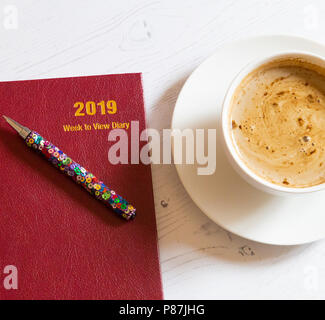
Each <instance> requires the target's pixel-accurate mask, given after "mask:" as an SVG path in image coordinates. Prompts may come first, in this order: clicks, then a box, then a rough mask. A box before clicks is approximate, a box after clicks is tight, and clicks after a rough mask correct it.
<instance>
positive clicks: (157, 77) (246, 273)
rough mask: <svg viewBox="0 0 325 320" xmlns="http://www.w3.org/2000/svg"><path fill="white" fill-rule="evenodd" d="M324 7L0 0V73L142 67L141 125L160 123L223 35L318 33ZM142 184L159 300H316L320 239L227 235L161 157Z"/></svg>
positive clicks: (263, 2)
mask: <svg viewBox="0 0 325 320" xmlns="http://www.w3.org/2000/svg"><path fill="white" fill-rule="evenodd" d="M324 17H325V2H324V1H323V0H311V1H307V0H236V1H235V0H218V1H217V0H215V1H213V0H200V1H195V0H157V1H154V0H152V1H149V0H122V1H113V0H111V1H108V0H70V1H66V0H57V1H50V0H0V80H20V79H36V78H49V77H64V76H79V75H95V74H109V73H123V72H142V73H143V76H144V93H145V103H146V108H147V117H148V126H149V127H152V128H158V129H163V128H168V127H169V126H170V121H171V116H172V113H173V109H174V105H175V101H176V98H177V95H178V93H179V91H180V89H181V87H182V85H183V84H184V82H185V80H186V78H187V77H188V76H189V74H190V73H191V72H192V71H193V70H194V68H196V67H197V66H198V65H199V64H200V63H201V62H202V61H203V60H204V59H205V58H207V57H208V56H209V55H211V54H212V53H213V52H214V51H216V50H218V48H220V47H221V46H222V45H223V44H224V43H226V42H228V41H232V40H236V39H239V38H242V37H248V36H252V35H261V34H283V33H284V34H295V35H301V36H305V37H308V38H311V39H314V40H318V41H320V42H323V43H325V32H324V30H325V19H324ZM0 108H1V106H0ZM153 184H154V193H155V202H156V214H157V223H158V235H159V247H160V260H161V268H162V278H163V287H164V295H165V298H166V299H197V298H202V299H228V298H233V299H236V298H271V299H274V298H280V299H281V298H307V299H308V298H325V241H320V242H317V243H313V244H310V245H304V246H297V247H274V246H267V245H261V244H257V243H254V242H251V241H248V240H245V239H242V238H239V237H237V236H235V235H232V234H230V233H228V232H226V231H225V230H223V229H221V228H220V227H218V226H217V225H215V224H214V223H213V222H212V221H210V220H209V219H208V218H207V217H206V216H205V215H204V214H203V213H202V212H201V211H200V210H199V209H198V208H197V207H196V206H195V204H194V203H193V202H192V201H191V199H190V198H189V196H188V195H187V194H186V192H185V190H184V188H183V186H182V184H181V183H180V180H179V179H178V176H177V174H176V170H175V168H174V166H173V165H156V166H153ZM324 214H325V212H324Z"/></svg>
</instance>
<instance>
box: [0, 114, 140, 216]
mask: <svg viewBox="0 0 325 320" xmlns="http://www.w3.org/2000/svg"><path fill="white" fill-rule="evenodd" d="M3 117H4V118H5V119H6V121H7V122H8V123H9V124H10V125H11V126H12V127H13V128H14V129H15V130H16V131H17V132H18V133H19V135H20V136H21V137H22V138H23V139H24V140H25V142H26V144H27V146H29V147H31V148H33V149H34V150H35V151H37V152H39V153H42V154H43V155H44V156H45V157H46V158H47V159H48V161H49V162H51V163H52V164H53V165H54V166H55V167H56V168H58V169H59V170H60V171H61V172H64V173H65V174H66V175H68V176H69V177H70V178H72V179H73V180H74V181H75V182H76V183H78V184H80V185H81V186H83V187H84V188H85V189H86V190H87V191H88V192H89V193H91V194H92V195H93V196H94V197H95V198H96V199H98V200H100V201H102V202H104V203H105V204H106V205H107V206H109V207H111V208H112V209H113V211H114V212H116V213H117V214H118V215H120V216H121V217H122V218H123V219H126V220H131V219H133V218H134V217H135V211H136V209H135V208H134V207H133V206H132V205H131V204H129V203H128V202H127V201H126V200H125V199H123V198H122V197H121V196H119V195H118V194H116V193H115V192H114V191H113V190H111V189H110V188H108V187H107V186H106V185H105V184H104V183H103V182H102V181H99V180H98V179H97V178H96V177H95V176H94V175H93V174H92V173H90V172H89V171H87V170H86V169H85V168H83V167H82V166H81V165H80V164H78V163H76V162H74V161H73V160H72V159H71V158H69V157H68V156H67V155H66V154H65V153H63V152H62V151H61V150H60V149H59V148H57V147H56V146H54V145H53V144H52V143H51V142H49V141H47V140H45V139H44V138H42V137H41V136H40V135H39V134H38V133H37V132H35V131H32V130H30V129H28V128H26V127H24V126H22V125H21V124H19V123H18V122H16V121H15V120H12V119H11V118H9V117H6V116H3Z"/></svg>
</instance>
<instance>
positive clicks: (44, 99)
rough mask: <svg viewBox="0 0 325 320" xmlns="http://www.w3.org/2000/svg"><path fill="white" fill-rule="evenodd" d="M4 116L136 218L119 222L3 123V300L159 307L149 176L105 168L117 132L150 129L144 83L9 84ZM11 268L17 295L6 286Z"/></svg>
mask: <svg viewBox="0 0 325 320" xmlns="http://www.w3.org/2000/svg"><path fill="white" fill-rule="evenodd" d="M0 110H1V115H6V116H8V117H10V118H12V119H14V120H16V121H17V122H19V123H21V124H22V125H24V126H26V127H28V128H29V129H31V130H35V131H37V132H38V133H39V134H41V135H42V136H43V137H44V138H45V139H47V140H49V141H50V142H52V143H53V144H54V145H55V146H57V147H58V148H60V149H61V150H62V151H63V152H64V153H66V154H67V155H68V156H69V157H71V158H72V159H73V160H74V161H76V162H77V163H79V164H81V165H82V166H84V167H85V168H86V169H87V170H89V171H90V172H92V173H93V174H94V175H95V176H97V178H98V179H100V180H102V181H103V182H104V183H105V184H106V185H107V186H109V187H110V188H112V189H113V190H115V191H116V192H117V193H118V194H120V195H121V196H123V197H124V198H125V199H126V200H127V201H129V202H130V203H131V204H132V205H134V206H135V207H136V209H137V216H136V218H135V219H134V220H132V221H124V220H123V219H121V218H120V217H119V216H118V215H117V214H116V213H114V212H113V211H112V210H110V209H109V208H107V207H106V206H105V205H104V204H102V203H101V202H100V201H98V200H96V199H95V198H93V197H92V196H91V195H89V194H88V193H87V192H85V190H84V189H83V188H81V187H80V186H79V185H77V184H76V183H75V182H74V181H72V180H71V179H69V178H68V177H67V176H65V175H64V174H62V173H61V172H60V171H59V170H57V169H56V168H54V167H53V166H52V165H51V164H50V163H49V162H47V160H46V159H45V158H43V157H42V155H40V154H37V153H36V152H34V150H32V148H28V147H27V146H26V144H25V142H24V140H23V139H21V137H20V136H19V135H18V134H17V133H16V132H15V131H14V130H13V129H12V128H11V127H10V126H9V125H8V124H7V123H6V122H5V120H4V119H3V118H1V119H0V163H1V171H0V179H1V180H0V181H1V184H0V195H1V207H0V299H161V298H162V289H161V278H160V269H159V260H158V251H157V234H156V221H155V209H154V200H153V191H152V180H151V168H150V166H148V165H144V164H141V163H139V164H117V165H113V164H111V163H109V161H108V150H109V147H110V146H112V145H113V144H115V143H116V142H111V141H108V134H109V131H110V130H112V129H114V128H124V129H127V133H128V136H129V142H130V130H131V129H130V126H131V121H139V131H140V133H141V131H142V130H143V129H145V112H144V103H143V94H142V85H141V74H121V75H105V76H90V77H73V78H61V79H45V80H28V81H13V82H2V83H0ZM86 128H87V130H86ZM141 143H142V144H143V143H144V142H140V148H141ZM129 144H130V143H129ZM128 150H129V151H130V145H129V146H128ZM128 158H129V159H130V158H131V155H130V153H129V154H128ZM8 265H13V266H15V267H16V268H17V272H18V276H17V279H18V288H17V289H9V290H8V289H6V287H5V285H4V282H5V279H6V275H9V274H10V272H8V274H7V273H5V271H6V266H8ZM7 280H8V279H7ZM11 281H12V280H11Z"/></svg>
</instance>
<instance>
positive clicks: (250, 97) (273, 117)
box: [229, 59, 325, 188]
mask: <svg viewBox="0 0 325 320" xmlns="http://www.w3.org/2000/svg"><path fill="white" fill-rule="evenodd" d="M230 115H231V117H230V119H229V121H230V123H231V127H232V129H231V135H232V140H233V143H234V145H235V147H236V150H237V152H238V153H239V155H240V157H241V158H242V160H243V161H244V162H245V163H246V165H247V166H248V167H249V168H250V169H251V170H252V171H253V172H255V173H256V174H257V175H259V176H261V177H262V178H264V179H266V180H267V181H269V182H272V183H275V184H278V185H281V186H287V187H295V188H304V187H311V186H314V185H318V184H321V183H324V182H325V72H324V70H323V69H321V68H320V67H318V66H315V65H313V64H310V63H307V62H305V61H303V60H301V59H285V60H278V61H275V62H272V63H269V64H266V65H264V66H262V67H260V68H258V69H256V70H254V71H253V72H252V73H250V74H249V75H248V76H247V77H246V78H245V79H244V80H243V81H242V82H241V84H240V85H239V86H238V88H237V89H236V91H235V94H234V96H233V98H232V107H231V112H230Z"/></svg>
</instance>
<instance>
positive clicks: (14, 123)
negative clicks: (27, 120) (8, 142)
mask: <svg viewBox="0 0 325 320" xmlns="http://www.w3.org/2000/svg"><path fill="white" fill-rule="evenodd" d="M2 116H3V117H4V118H5V120H6V121H7V122H8V123H9V125H10V126H11V127H13V128H14V129H15V130H16V131H17V132H18V133H19V134H20V136H21V137H22V138H23V139H26V137H27V136H28V135H29V133H30V132H31V130H30V129H28V128H26V127H24V126H23V125H21V124H20V123H18V122H17V121H15V120H13V119H11V118H9V117H7V116H5V115H2Z"/></svg>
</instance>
